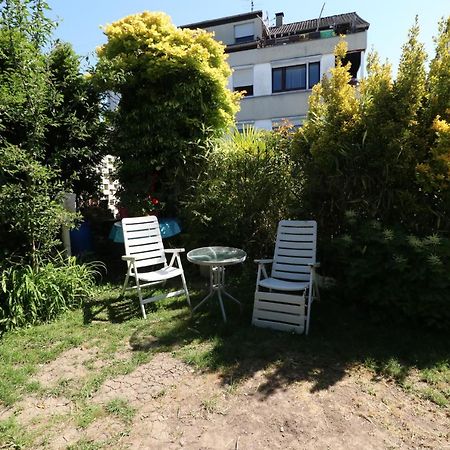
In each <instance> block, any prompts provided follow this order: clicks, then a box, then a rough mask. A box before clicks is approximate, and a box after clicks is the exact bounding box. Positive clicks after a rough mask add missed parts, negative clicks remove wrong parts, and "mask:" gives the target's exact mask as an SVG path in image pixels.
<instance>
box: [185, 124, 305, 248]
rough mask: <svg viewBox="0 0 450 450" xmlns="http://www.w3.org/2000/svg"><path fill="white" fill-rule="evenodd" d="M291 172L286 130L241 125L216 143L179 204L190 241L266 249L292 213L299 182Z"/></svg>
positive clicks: (202, 243)
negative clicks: (242, 126) (272, 130)
mask: <svg viewBox="0 0 450 450" xmlns="http://www.w3.org/2000/svg"><path fill="white" fill-rule="evenodd" d="M293 171H294V167H293V165H292V162H291V158H290V153H289V133H288V132H287V130H281V131H279V132H276V133H272V132H264V131H255V130H254V129H253V128H245V129H244V131H243V132H242V133H239V132H237V131H235V132H234V134H232V135H231V136H229V137H225V138H222V139H220V140H218V141H216V142H215V144H214V146H213V148H212V149H211V150H210V151H209V152H208V153H207V155H206V156H205V161H204V170H203V171H202V173H201V175H200V176H199V178H198V180H197V181H196V183H195V184H194V185H193V187H192V189H191V191H190V194H189V198H188V199H187V200H186V202H185V203H184V205H183V206H184V214H185V215H186V216H187V217H186V218H187V220H188V222H189V233H190V238H191V239H192V242H191V245H194V244H196V245H230V246H236V247H241V248H244V249H246V250H247V251H248V252H249V254H250V255H257V256H262V255H263V254H265V253H266V254H269V253H271V252H272V251H273V247H272V246H273V242H274V238H275V232H276V227H277V224H278V221H279V220H280V219H282V218H284V219H285V218H288V217H289V216H290V215H291V213H290V206H291V203H292V200H293V199H294V197H295V191H296V189H297V188H298V186H299V184H300V182H299V178H294V173H293Z"/></svg>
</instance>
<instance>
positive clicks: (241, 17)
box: [180, 10, 262, 29]
mask: <svg viewBox="0 0 450 450" xmlns="http://www.w3.org/2000/svg"><path fill="white" fill-rule="evenodd" d="M257 17H260V18H262V11H261V10H259V11H252V12H249V13H243V14H236V15H234V16H227V17H221V18H219V19H211V20H204V21H202V22H195V23H189V24H187V25H180V28H191V29H194V28H208V27H213V26H217V25H225V24H227V23H233V22H243V21H245V20H251V19H256V18H257Z"/></svg>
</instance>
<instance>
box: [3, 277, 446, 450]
mask: <svg viewBox="0 0 450 450" xmlns="http://www.w3.org/2000/svg"><path fill="white" fill-rule="evenodd" d="M239 274H240V272H238V271H235V273H234V274H233V275H232V277H230V281H232V283H233V284H234V285H233V286H232V287H231V288H230V291H231V292H232V293H233V294H234V295H235V296H236V297H237V298H239V299H241V300H242V301H243V302H244V303H245V307H244V311H243V313H242V314H240V313H239V310H238V308H237V307H235V305H234V304H229V303H226V309H227V312H228V316H229V323H227V324H224V323H223V322H222V319H221V315H220V311H219V307H218V305H217V303H216V302H209V304H207V305H205V307H204V308H203V309H201V310H200V311H198V312H196V314H195V315H194V317H193V318H191V316H190V314H189V310H188V308H187V304H186V301H185V300H184V299H183V298H181V299H174V300H169V301H165V302H160V303H159V304H157V305H151V306H149V307H148V311H149V314H148V318H147V320H143V319H142V318H141V316H140V310H139V306H138V304H137V301H136V298H135V296H133V295H132V294H130V295H127V296H126V297H125V298H124V299H120V298H119V291H120V288H119V287H118V285H111V284H108V285H104V286H102V287H100V288H99V290H98V295H97V297H96V298H95V299H92V300H90V301H89V302H86V304H85V305H84V307H83V308H82V309H81V310H77V311H73V312H69V313H67V314H65V315H64V316H63V317H61V318H60V319H59V320H58V321H56V322H54V323H50V324H44V325H41V326H36V327H32V328H27V329H22V330H18V331H14V332H9V333H7V334H5V335H4V336H3V337H2V338H1V346H0V411H1V409H2V408H3V410H5V411H7V410H8V409H9V408H14V405H16V404H17V402H20V400H21V399H22V398H24V397H27V396H32V397H33V398H41V397H49V396H50V397H51V396H53V397H55V396H58V397H62V398H66V399H70V401H71V402H72V403H73V404H74V405H75V407H73V408H72V409H71V410H70V411H65V412H64V414H62V415H61V416H60V417H59V418H58V417H56V418H53V419H52V420H53V422H52V423H47V424H46V425H45V427H47V428H48V427H53V426H55V423H54V421H56V422H57V421H58V420H61V421H63V420H67V418H68V417H70V419H71V420H73V421H75V422H76V424H77V426H78V427H80V428H83V427H87V426H89V425H90V424H91V423H93V422H94V421H95V420H97V419H98V418H99V417H110V416H111V417H116V418H119V419H120V420H121V421H122V422H123V424H124V427H125V428H126V425H127V424H129V423H130V421H132V420H133V416H134V414H135V410H134V408H133V407H132V405H130V404H129V403H128V402H127V399H113V400H111V401H110V402H109V403H107V404H105V405H103V406H99V405H93V404H92V402H91V401H90V399H91V398H92V396H93V395H95V393H96V392H97V391H98V390H99V389H100V388H101V387H102V386H103V385H104V384H105V382H106V381H107V380H110V379H111V378H114V377H117V376H120V375H124V374H129V373H131V372H133V371H134V370H135V369H136V368H137V367H139V366H140V365H142V364H145V363H148V362H149V361H150V360H151V359H152V358H153V357H154V355H155V354H157V353H160V352H169V353H170V354H172V355H173V356H175V357H176V358H178V359H180V360H182V361H184V362H186V363H188V364H190V365H192V366H193V367H195V368H196V369H201V370H202V371H205V372H220V374H221V376H222V377H223V378H224V379H226V380H228V381H227V383H228V385H231V386H232V385H234V384H236V385H237V384H239V383H240V382H241V380H245V379H248V378H249V377H252V376H253V375H254V374H255V373H257V372H258V371H260V370H262V369H266V368H268V367H270V368H271V371H270V380H269V382H267V383H266V384H265V385H262V386H261V387H260V391H261V392H265V391H267V394H268V395H269V394H270V391H272V390H274V389H276V388H277V386H288V385H291V384H294V383H298V382H302V381H307V382H309V383H312V386H313V387H312V389H313V390H316V391H320V390H323V389H327V388H330V387H332V386H333V385H335V384H336V383H337V382H338V381H339V380H341V379H342V378H343V377H344V376H345V374H346V373H347V372H348V371H349V370H353V369H355V368H358V367H361V368H364V369H365V370H368V371H370V373H372V374H373V377H374V378H375V379H378V380H380V381H381V380H382V381H384V382H386V381H387V382H392V383H396V384H397V385H399V386H401V388H402V389H404V390H406V391H408V392H409V393H410V394H411V395H414V396H419V397H420V398H426V399H428V400H430V401H432V402H434V403H435V404H437V405H438V406H439V407H441V408H448V407H449V402H450V361H449V349H450V345H449V343H450V342H449V336H448V334H447V335H445V334H437V333H433V332H431V331H429V330H424V329H420V328H417V327H411V328H407V327H404V326H399V325H398V324H396V323H394V322H392V323H390V322H389V321H386V320H384V321H379V322H377V321H375V320H373V319H372V318H370V317H368V315H367V313H365V312H364V311H361V310H360V309H357V308H355V307H352V306H344V305H342V304H340V303H338V302H337V301H336V300H334V299H333V298H332V293H324V294H323V298H322V300H321V302H317V303H315V304H314V305H313V312H312V321H311V331H310V335H309V336H308V337H304V336H298V335H293V334H288V333H279V332H273V331H270V330H263V329H257V328H254V327H251V326H250V319H251V309H252V296H253V289H254V286H253V282H254V280H253V279H252V277H251V276H248V277H247V276H245V275H242V276H240V275H239ZM194 286H195V282H194ZM203 287H204V285H203V281H201V280H197V282H196V289H192V297H193V302H194V304H195V303H197V302H198V301H199V300H200V299H201V298H203V296H204V291H202V289H203ZM124 346H127V347H128V348H131V350H132V356H131V357H130V358H122V357H121V349H123V348H124ZM71 349H74V351H75V349H76V350H80V349H81V350H82V352H80V354H81V353H83V352H84V356H83V360H82V366H83V370H84V373H83V377H80V378H78V379H76V381H74V379H73V377H71V376H70V374H67V376H62V377H61V378H60V379H59V381H58V383H57V384H56V385H53V386H52V387H51V388H49V387H48V386H46V385H45V383H44V382H42V380H40V379H39V377H38V378H36V374H38V373H39V371H40V370H41V369H42V368H43V367H45V365H47V364H51V362H52V361H55V360H56V359H57V358H58V357H59V356H60V355H62V354H63V353H64V352H66V351H70V350H71ZM92 349H95V351H93V350H92ZM230 380H231V381H230ZM215 401H216V400H214V398H213V399H205V400H204V405H206V406H205V409H207V410H208V408H209V409H212V408H213V407H214V404H213V403H214V402H215ZM0 418H1V416H0ZM45 432H46V429H44V428H43V427H40V428H39V427H37V428H36V429H31V430H29V429H24V428H23V427H21V425H20V423H19V422H18V421H17V420H16V419H15V416H14V415H13V416H9V417H6V418H4V419H3V420H1V421H0V448H22V447H25V448H26V447H28V446H30V445H32V443H33V442H34V441H35V439H36V438H37V436H38V435H42V434H43V433H44V434H45ZM8 446H9V447H8ZM71 448H98V447H95V446H93V444H92V445H91V444H89V443H83V442H81V441H80V442H79V443H78V444H77V446H76V447H71Z"/></svg>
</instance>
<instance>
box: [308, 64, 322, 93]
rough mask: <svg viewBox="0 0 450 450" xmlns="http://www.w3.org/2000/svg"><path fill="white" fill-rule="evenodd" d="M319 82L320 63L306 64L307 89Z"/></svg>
mask: <svg viewBox="0 0 450 450" xmlns="http://www.w3.org/2000/svg"><path fill="white" fill-rule="evenodd" d="M319 82H320V63H319V62H314V63H310V64H308V88H309V89H312V87H313V86H314V85H315V84H317V83H319Z"/></svg>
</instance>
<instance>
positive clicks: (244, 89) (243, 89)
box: [234, 85, 253, 97]
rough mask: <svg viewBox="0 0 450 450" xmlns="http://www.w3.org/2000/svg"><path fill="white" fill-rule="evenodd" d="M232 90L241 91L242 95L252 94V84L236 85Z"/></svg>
mask: <svg viewBox="0 0 450 450" xmlns="http://www.w3.org/2000/svg"><path fill="white" fill-rule="evenodd" d="M234 91H235V92H236V91H237V92H241V93H242V95H243V96H244V97H248V96H249V95H253V85H248V86H237V87H235V88H234Z"/></svg>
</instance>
